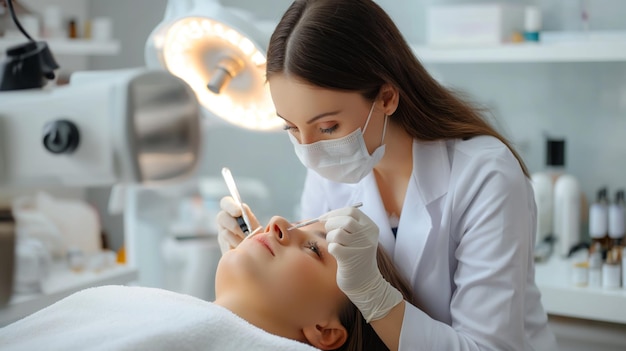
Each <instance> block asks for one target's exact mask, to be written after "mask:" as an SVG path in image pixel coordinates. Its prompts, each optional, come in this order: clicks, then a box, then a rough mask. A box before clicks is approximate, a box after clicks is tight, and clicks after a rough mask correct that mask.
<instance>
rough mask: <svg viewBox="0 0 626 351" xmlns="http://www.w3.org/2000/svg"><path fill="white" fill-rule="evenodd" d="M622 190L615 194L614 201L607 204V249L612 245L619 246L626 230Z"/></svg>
mask: <svg viewBox="0 0 626 351" xmlns="http://www.w3.org/2000/svg"><path fill="white" fill-rule="evenodd" d="M625 207H626V206H625V204H624V190H620V191H618V192H617V193H616V194H615V202H613V203H611V204H610V205H609V209H608V211H609V213H608V216H609V219H608V221H609V228H608V233H609V238H610V242H609V248H608V249H609V250H610V249H611V248H612V247H620V246H621V245H622V241H623V239H624V233H625V232H626V220H625V219H624V218H625V213H624V208H625Z"/></svg>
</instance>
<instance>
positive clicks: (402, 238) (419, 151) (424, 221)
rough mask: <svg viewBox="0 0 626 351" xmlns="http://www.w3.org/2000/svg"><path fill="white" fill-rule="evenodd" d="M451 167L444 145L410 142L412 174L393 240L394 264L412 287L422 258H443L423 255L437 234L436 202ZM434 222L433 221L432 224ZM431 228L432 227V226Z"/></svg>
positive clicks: (438, 216)
mask: <svg viewBox="0 0 626 351" xmlns="http://www.w3.org/2000/svg"><path fill="white" fill-rule="evenodd" d="M449 179H450V163H449V156H448V152H447V148H446V142H444V141H434V142H418V141H414V142H413V172H412V174H411V180H410V181H409V184H408V187H407V194H406V196H405V199H404V205H403V207H402V214H401V216H400V224H399V226H398V232H397V235H396V240H395V250H394V254H393V255H394V256H393V257H394V262H396V265H397V266H398V268H399V270H400V271H401V272H402V274H403V276H404V277H410V280H411V284H415V281H414V280H415V279H416V278H417V269H418V266H419V263H420V262H421V261H422V258H423V257H424V256H428V255H439V254H441V255H444V254H447V253H444V252H440V253H437V252H429V251H425V248H426V246H427V245H428V241H429V240H434V239H436V236H437V235H445V233H439V231H438V228H439V224H440V223H439V222H440V221H441V219H440V211H439V210H438V209H437V208H436V205H437V204H438V203H440V202H438V201H435V200H437V199H439V198H441V197H442V196H443V195H445V194H446V193H447V191H448V183H449ZM433 221H436V222H435V223H433ZM433 224H434V225H433Z"/></svg>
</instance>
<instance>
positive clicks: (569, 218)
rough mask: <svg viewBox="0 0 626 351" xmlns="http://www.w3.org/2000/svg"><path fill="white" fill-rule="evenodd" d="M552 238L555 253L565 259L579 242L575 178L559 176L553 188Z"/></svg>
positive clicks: (578, 188) (576, 182) (577, 187)
mask: <svg viewBox="0 0 626 351" xmlns="http://www.w3.org/2000/svg"><path fill="white" fill-rule="evenodd" d="M554 236H556V238H557V252H558V254H559V255H560V256H562V257H567V255H568V254H569V251H570V249H571V248H572V247H573V246H574V245H576V244H578V243H579V242H580V239H581V237H580V186H579V184H578V181H577V180H576V178H575V177H574V176H572V175H569V174H563V175H561V176H560V177H559V178H558V180H557V181H556V184H555V186H554Z"/></svg>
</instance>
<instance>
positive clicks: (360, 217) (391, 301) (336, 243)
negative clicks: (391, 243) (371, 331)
mask: <svg viewBox="0 0 626 351" xmlns="http://www.w3.org/2000/svg"><path fill="white" fill-rule="evenodd" d="M320 219H321V220H324V221H325V222H326V224H325V227H326V231H327V235H326V239H327V240H328V251H329V252H330V253H331V255H333V256H334V257H335V259H337V285H338V286H339V288H340V289H341V290H342V291H343V292H344V293H345V294H346V295H347V296H348V298H349V299H350V301H352V303H354V305H355V306H356V307H357V308H358V309H359V310H360V311H361V313H362V314H363V317H364V318H365V320H366V321H367V322H368V323H369V322H371V321H373V320H377V319H381V318H383V317H385V316H386V315H387V314H388V313H389V311H391V309H392V308H393V307H395V306H396V305H397V304H399V303H400V302H402V300H403V297H402V294H401V293H400V291H398V290H397V289H396V288H394V287H393V286H392V285H391V284H389V282H387V281H386V280H385V279H384V278H383V276H382V274H381V273H380V271H379V270H378V265H377V262H376V249H377V247H378V234H379V232H378V227H377V226H376V224H375V223H374V222H373V221H372V220H371V219H370V218H369V217H367V216H366V215H365V214H364V213H363V212H361V211H360V210H359V209H357V208H354V207H345V208H341V209H338V210H334V211H331V212H328V213H327V214H325V215H323V216H322V217H321V218H320Z"/></svg>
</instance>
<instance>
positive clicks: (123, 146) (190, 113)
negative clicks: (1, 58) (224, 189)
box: [0, 69, 200, 186]
mask: <svg viewBox="0 0 626 351" xmlns="http://www.w3.org/2000/svg"><path fill="white" fill-rule="evenodd" d="M199 148H200V115H199V106H198V103H197V100H196V99H195V97H194V94H193V92H192V91H191V89H189V87H188V86H187V84H185V83H184V82H183V81H182V80H181V79H179V78H177V77H174V76H172V75H171V74H169V73H167V72H164V71H150V70H146V69H130V70H121V71H102V72H78V73H75V74H74V75H72V78H71V81H70V84H69V85H67V86H61V87H55V88H52V89H28V90H20V91H8V92H3V93H1V94H0V150H3V152H2V154H0V186H9V185H11V186H14V185H22V186H41V185H45V184H59V185H70V186H97V185H111V184H116V183H135V182H137V183H143V182H155V181H157V182H159V181H168V180H174V179H177V178H181V177H185V176H186V175H188V174H189V173H191V172H192V171H193V170H194V169H195V166H196V164H197V161H198V154H199Z"/></svg>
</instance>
